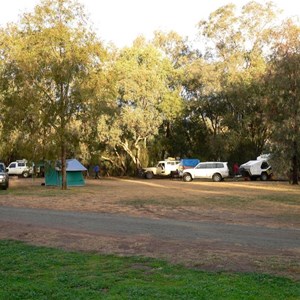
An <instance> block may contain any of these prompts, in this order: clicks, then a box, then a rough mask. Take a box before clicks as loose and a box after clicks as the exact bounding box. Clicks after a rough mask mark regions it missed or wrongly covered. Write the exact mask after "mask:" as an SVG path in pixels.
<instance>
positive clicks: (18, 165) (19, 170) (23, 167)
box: [6, 159, 33, 178]
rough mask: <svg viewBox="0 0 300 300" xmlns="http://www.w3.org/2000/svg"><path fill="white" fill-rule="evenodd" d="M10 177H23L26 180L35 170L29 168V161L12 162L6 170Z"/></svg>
mask: <svg viewBox="0 0 300 300" xmlns="http://www.w3.org/2000/svg"><path fill="white" fill-rule="evenodd" d="M6 171H7V173H8V175H17V176H23V177H24V178H27V177H29V176H30V175H32V173H33V168H32V167H31V166H29V164H28V162H27V160H25V159H22V160H17V161H14V162H11V163H10V164H9V166H8V167H7V168H6Z"/></svg>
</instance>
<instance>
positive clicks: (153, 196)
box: [0, 178, 300, 278]
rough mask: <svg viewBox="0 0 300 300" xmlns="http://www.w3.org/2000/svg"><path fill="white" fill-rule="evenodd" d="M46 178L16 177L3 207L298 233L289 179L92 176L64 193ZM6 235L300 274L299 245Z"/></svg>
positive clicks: (33, 229) (6, 225)
mask: <svg viewBox="0 0 300 300" xmlns="http://www.w3.org/2000/svg"><path fill="white" fill-rule="evenodd" d="M41 182H42V181H41V180H40V179H34V180H33V179H12V180H11V182H10V183H11V185H10V189H9V190H8V191H6V192H0V205H1V206H12V207H28V208H39V209H50V210H63V211H79V212H105V213H116V214H124V215H128V216H138V217H145V218H146V217H147V218H152V219H160V218H168V219H176V220H186V221H190V220H192V221H197V222H210V221H211V222H215V223H220V224H239V225H244V226H246V225H256V226H262V227H266V228H278V229H280V228H287V229H288V228H291V229H296V230H299V238H300V205H299V204H300V187H298V186H291V185H289V184H288V183H286V182H260V181H257V182H248V181H226V182H220V183H214V182H209V181H194V182H191V183H185V182H182V181H179V180H169V179H155V180H138V179H115V178H110V179H101V180H92V179H90V180H87V185H86V186H85V187H80V188H70V189H69V190H67V191H61V190H60V189H59V188H51V187H45V186H41ZM0 223H1V224H0V225H1V229H0V238H2V239H3V238H6V239H8V238H11V239H19V240H24V241H28V242H31V243H34V244H39V245H48V246H55V247H63V248H66V249H77V250H89V251H98V252H101V253H117V254H122V255H147V256H151V257H158V258H163V259H167V260H169V261H172V262H177V263H184V264H185V265H188V266H192V267H199V268H203V269H212V270H230V271H232V270H233V271H259V272H268V273H273V274H281V275H288V276H291V277H294V278H296V277H298V276H299V273H300V270H299V254H300V253H299V248H296V249H286V248H285V247H284V245H282V249H274V250H273V251H270V250H268V251H265V250H263V249H257V248H255V247H244V246H242V245H239V244H236V243H232V244H229V245H226V246H224V245H222V244H220V243H219V242H218V241H216V240H212V239H207V240H195V241H189V242H184V241H178V240H174V239H173V240H171V239H170V240H166V239H164V240H162V239H158V238H155V237H153V236H150V235H130V236H126V237H124V236H120V235H116V234H94V233H93V234H91V233H88V232H87V233H82V232H76V231H70V230H69V231H67V230H58V229H53V228H49V227H43V228H41V227H37V226H32V225H30V224H28V225H26V226H24V224H20V223H18V222H14V223H11V222H3V221H2V222H1V219H0Z"/></svg>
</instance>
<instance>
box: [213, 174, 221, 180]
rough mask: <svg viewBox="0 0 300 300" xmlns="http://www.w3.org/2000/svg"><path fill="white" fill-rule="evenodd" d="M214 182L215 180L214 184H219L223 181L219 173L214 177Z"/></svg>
mask: <svg viewBox="0 0 300 300" xmlns="http://www.w3.org/2000/svg"><path fill="white" fill-rule="evenodd" d="M212 180H213V181H214V182H219V181H221V180H222V176H221V174H219V173H216V174H214V175H213V177H212Z"/></svg>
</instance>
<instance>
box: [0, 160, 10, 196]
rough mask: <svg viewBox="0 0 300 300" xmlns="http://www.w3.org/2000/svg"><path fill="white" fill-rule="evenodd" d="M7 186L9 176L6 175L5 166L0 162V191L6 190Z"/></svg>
mask: <svg viewBox="0 0 300 300" xmlns="http://www.w3.org/2000/svg"><path fill="white" fill-rule="evenodd" d="M8 186H9V176H8V174H7V173H6V168H5V164H4V163H2V162H0V187H1V189H2V190H7V189H8Z"/></svg>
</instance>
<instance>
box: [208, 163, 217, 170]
mask: <svg viewBox="0 0 300 300" xmlns="http://www.w3.org/2000/svg"><path fill="white" fill-rule="evenodd" d="M216 167H217V164H216V163H209V164H207V165H206V168H207V169H215V168H216Z"/></svg>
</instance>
